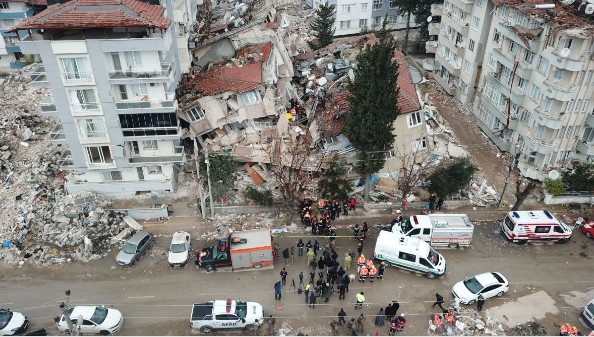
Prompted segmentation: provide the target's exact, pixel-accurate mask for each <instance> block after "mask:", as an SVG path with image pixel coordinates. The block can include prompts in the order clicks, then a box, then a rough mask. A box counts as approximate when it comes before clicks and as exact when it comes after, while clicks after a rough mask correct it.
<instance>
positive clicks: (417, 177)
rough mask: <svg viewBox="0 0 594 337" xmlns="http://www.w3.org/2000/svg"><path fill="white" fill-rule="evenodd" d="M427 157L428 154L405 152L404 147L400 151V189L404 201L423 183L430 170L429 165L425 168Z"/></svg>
mask: <svg viewBox="0 0 594 337" xmlns="http://www.w3.org/2000/svg"><path fill="white" fill-rule="evenodd" d="M426 157H427V153H425V152H422V151H414V152H411V151H405V149H404V146H403V147H402V149H400V150H399V151H398V160H400V171H399V175H398V188H399V189H400V191H401V193H402V198H403V199H404V198H406V196H407V195H409V194H410V193H411V192H412V191H413V189H414V188H415V187H417V186H418V185H419V183H420V182H421V181H423V179H424V178H425V176H426V175H427V173H428V171H429V170H430V167H429V165H425V166H423V162H424V161H425V158H426Z"/></svg>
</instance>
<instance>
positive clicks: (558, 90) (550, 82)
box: [544, 78, 577, 102]
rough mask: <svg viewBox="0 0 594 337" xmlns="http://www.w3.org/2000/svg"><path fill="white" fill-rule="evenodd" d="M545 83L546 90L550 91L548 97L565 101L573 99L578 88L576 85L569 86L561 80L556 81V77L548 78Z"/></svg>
mask: <svg viewBox="0 0 594 337" xmlns="http://www.w3.org/2000/svg"><path fill="white" fill-rule="evenodd" d="M544 84H545V85H546V90H547V91H548V92H549V93H548V94H547V97H550V98H554V99H556V100H559V101H563V102H569V101H571V99H572V98H573V95H574V93H575V92H576V90H577V88H576V86H572V87H569V86H566V85H563V84H561V82H559V81H556V80H555V79H549V78H546V79H545V81H544Z"/></svg>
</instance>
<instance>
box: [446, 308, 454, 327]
mask: <svg viewBox="0 0 594 337" xmlns="http://www.w3.org/2000/svg"><path fill="white" fill-rule="evenodd" d="M445 320H446V323H447V324H448V325H449V326H454V324H455V323H456V322H455V318H454V311H452V310H450V311H448V313H447V314H445Z"/></svg>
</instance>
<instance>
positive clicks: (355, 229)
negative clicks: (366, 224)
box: [353, 224, 359, 240]
mask: <svg viewBox="0 0 594 337" xmlns="http://www.w3.org/2000/svg"><path fill="white" fill-rule="evenodd" d="M353 237H354V238H355V240H358V239H359V224H355V227H353Z"/></svg>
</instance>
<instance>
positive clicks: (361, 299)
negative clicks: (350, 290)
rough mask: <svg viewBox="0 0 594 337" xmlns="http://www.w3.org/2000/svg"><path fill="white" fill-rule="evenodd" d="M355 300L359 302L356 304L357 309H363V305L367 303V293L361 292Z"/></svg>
mask: <svg viewBox="0 0 594 337" xmlns="http://www.w3.org/2000/svg"><path fill="white" fill-rule="evenodd" d="M355 299H356V300H357V302H356V303H355V309H359V308H362V307H363V303H365V293H364V292H360V293H358V294H357V295H355Z"/></svg>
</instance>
